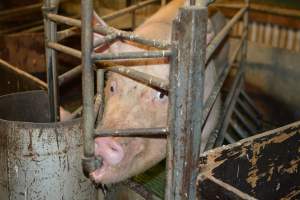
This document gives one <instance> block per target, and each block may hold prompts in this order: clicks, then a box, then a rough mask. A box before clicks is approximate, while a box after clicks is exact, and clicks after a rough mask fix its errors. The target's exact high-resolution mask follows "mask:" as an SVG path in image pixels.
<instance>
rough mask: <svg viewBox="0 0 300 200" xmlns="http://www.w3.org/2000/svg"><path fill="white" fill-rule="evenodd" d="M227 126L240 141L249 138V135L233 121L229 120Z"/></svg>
mask: <svg viewBox="0 0 300 200" xmlns="http://www.w3.org/2000/svg"><path fill="white" fill-rule="evenodd" d="M229 124H230V125H231V127H232V128H233V129H234V131H235V132H236V133H237V135H238V136H240V139H244V138H247V137H249V135H248V134H247V133H246V131H245V130H243V129H242V128H241V127H240V126H239V125H238V123H237V122H236V121H235V120H230V122H229Z"/></svg>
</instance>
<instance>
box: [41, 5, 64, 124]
mask: <svg viewBox="0 0 300 200" xmlns="http://www.w3.org/2000/svg"><path fill="white" fill-rule="evenodd" d="M43 3H44V5H43V12H44V15H45V16H46V14H47V13H53V14H56V13H57V10H58V3H59V1H58V0H44V2H43ZM44 25H45V46H46V49H45V55H46V67H47V84H48V96H49V104H50V106H49V109H50V120H51V121H52V122H55V121H59V117H60V116H59V91H58V77H57V62H56V52H55V50H53V49H51V48H48V46H47V44H48V42H56V40H57V38H56V34H57V25H56V23H55V22H52V21H50V20H49V19H48V18H47V17H44Z"/></svg>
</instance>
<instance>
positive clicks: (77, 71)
mask: <svg viewBox="0 0 300 200" xmlns="http://www.w3.org/2000/svg"><path fill="white" fill-rule="evenodd" d="M81 73H82V67H81V65H78V66H76V67H74V68H73V69H71V70H69V71H67V72H65V73H63V74H62V75H60V76H59V77H58V83H59V85H60V86H61V85H64V84H66V83H68V82H70V81H71V80H73V79H74V78H75V77H78V76H80V75H81Z"/></svg>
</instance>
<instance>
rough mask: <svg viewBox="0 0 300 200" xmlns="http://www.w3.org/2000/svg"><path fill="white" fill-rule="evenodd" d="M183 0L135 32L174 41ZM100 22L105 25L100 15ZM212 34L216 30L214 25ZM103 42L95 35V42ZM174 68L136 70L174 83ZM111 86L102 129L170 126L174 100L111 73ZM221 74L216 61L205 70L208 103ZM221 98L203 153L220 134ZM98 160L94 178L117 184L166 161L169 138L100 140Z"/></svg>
mask: <svg viewBox="0 0 300 200" xmlns="http://www.w3.org/2000/svg"><path fill="white" fill-rule="evenodd" d="M183 3H184V1H183V0H174V1H171V2H170V3H169V4H168V5H166V6H165V7H163V8H161V9H160V10H159V11H158V12H157V13H156V14H154V15H153V16H152V17H150V18H149V19H148V20H146V21H145V22H144V23H143V24H142V25H141V26H139V27H138V28H137V29H136V30H135V31H134V33H135V34H136V35H139V36H143V37H146V38H149V39H160V40H167V41H170V40H171V27H172V26H171V24H172V20H173V19H175V17H176V14H177V12H178V8H179V7H181V6H182V5H183ZM95 20H96V21H97V22H96V23H98V24H102V25H104V26H105V24H104V22H103V21H102V20H101V19H100V18H99V17H98V16H95ZM208 24H209V27H208V30H209V34H208V35H207V41H208V42H209V41H210V40H211V39H212V37H213V33H212V28H211V24H210V22H209V23H208ZM99 37H102V36H100V35H95V39H97V38H99ZM145 49H147V48H145V47H142V46H141V45H136V44H133V43H131V42H125V41H117V42H115V43H113V44H112V45H110V47H109V49H107V50H106V51H107V52H129V51H145ZM169 67H170V66H169V64H168V62H167V60H166V59H158V60H157V61H155V62H153V61H151V62H149V61H140V62H137V63H136V66H134V67H132V68H133V69H135V70H139V71H141V72H144V73H147V74H151V75H153V76H156V77H159V78H162V79H164V80H168V78H169ZM107 76H108V78H107V82H106V86H105V108H104V113H103V118H102V123H101V129H129V128H154V127H166V126H167V113H168V97H167V96H166V95H165V94H164V93H162V92H159V91H156V90H154V89H152V88H149V87H147V86H145V85H143V84H140V83H138V82H135V81H133V80H131V79H129V78H126V77H124V76H121V75H118V74H116V73H109V74H108V75H107ZM215 80H216V71H215V67H214V64H213V62H210V64H209V65H208V67H207V69H206V71H205V89H204V101H205V100H206V99H207V98H208V96H209V94H210V92H211V90H212V87H213V85H214V82H215ZM219 101H220V99H218V100H217V102H216V104H215V105H214V107H213V109H212V111H211V113H210V116H209V118H208V120H207V123H206V125H205V126H204V129H203V134H202V138H201V141H202V143H201V147H202V148H201V150H203V148H204V147H205V144H206V142H207V139H208V135H209V133H210V132H211V131H212V130H213V129H214V127H215V125H216V123H217V119H218V115H219V110H220V108H219V107H220V102H219ZM95 155H96V156H100V157H102V159H103V163H102V166H101V167H100V168H98V169H97V170H95V171H93V172H91V174H90V176H91V178H92V179H93V180H94V181H95V182H97V183H102V184H108V183H116V182H119V181H122V180H125V179H127V178H129V177H132V176H135V175H137V174H139V173H142V172H144V171H145V170H147V169H149V168H150V167H152V166H154V165H155V164H157V163H158V162H160V161H161V160H163V159H164V158H165V157H166V139H165V138H143V137H98V138H96V139H95Z"/></svg>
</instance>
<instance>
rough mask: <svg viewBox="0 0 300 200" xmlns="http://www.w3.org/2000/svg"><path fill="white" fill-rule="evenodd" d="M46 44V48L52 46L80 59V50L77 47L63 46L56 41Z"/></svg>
mask: <svg viewBox="0 0 300 200" xmlns="http://www.w3.org/2000/svg"><path fill="white" fill-rule="evenodd" d="M46 46H47V47H48V48H52V49H54V50H56V51H60V52H62V53H65V54H68V55H71V56H74V57H76V58H79V59H81V56H82V53H81V51H79V50H77V49H73V48H71V47H67V46H64V45H62V44H59V43H56V42H48V43H47V45H46Z"/></svg>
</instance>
